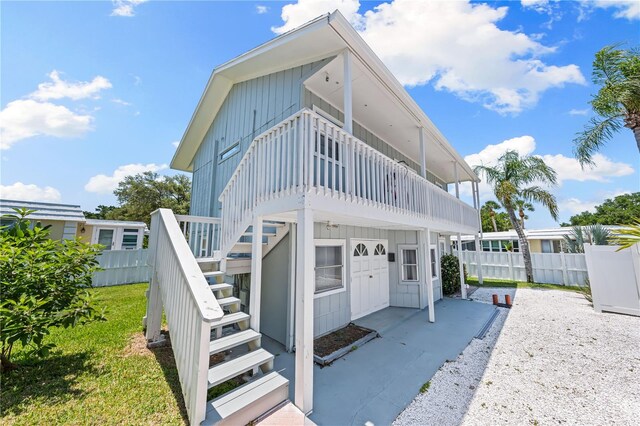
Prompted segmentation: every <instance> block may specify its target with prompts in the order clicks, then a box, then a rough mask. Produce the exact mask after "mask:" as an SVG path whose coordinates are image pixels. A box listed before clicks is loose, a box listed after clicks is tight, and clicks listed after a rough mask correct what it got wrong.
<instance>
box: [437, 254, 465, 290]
mask: <svg viewBox="0 0 640 426" xmlns="http://www.w3.org/2000/svg"><path fill="white" fill-rule="evenodd" d="M440 270H441V271H442V292H443V293H444V294H445V295H450V294H454V293H456V292H457V291H459V290H460V264H459V263H458V257H457V256H454V255H452V254H445V255H443V256H442V257H441V258H440Z"/></svg>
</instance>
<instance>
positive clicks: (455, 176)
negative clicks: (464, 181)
mask: <svg viewBox="0 0 640 426" xmlns="http://www.w3.org/2000/svg"><path fill="white" fill-rule="evenodd" d="M453 178H454V179H455V180H456V198H457V199H460V179H458V163H457V162H455V161H454V162H453Z"/></svg>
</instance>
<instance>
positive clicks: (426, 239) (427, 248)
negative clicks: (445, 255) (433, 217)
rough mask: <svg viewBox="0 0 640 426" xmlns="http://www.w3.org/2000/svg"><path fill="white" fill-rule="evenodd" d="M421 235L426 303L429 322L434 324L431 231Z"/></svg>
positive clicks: (428, 230)
mask: <svg viewBox="0 0 640 426" xmlns="http://www.w3.org/2000/svg"><path fill="white" fill-rule="evenodd" d="M420 234H422V238H421V240H422V244H421V245H422V246H423V247H424V250H423V253H425V254H426V256H424V257H423V259H424V262H425V268H423V270H424V271H425V277H424V278H425V282H426V284H427V303H428V308H429V322H436V311H435V303H434V300H433V276H432V275H433V274H432V273H431V230H430V229H429V228H427V229H425V230H423V231H421V232H420Z"/></svg>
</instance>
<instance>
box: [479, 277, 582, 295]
mask: <svg viewBox="0 0 640 426" xmlns="http://www.w3.org/2000/svg"><path fill="white" fill-rule="evenodd" d="M467 284H469V285H472V286H475V287H509V288H538V289H546V290H563V291H577V292H582V291H584V289H583V288H582V287H580V286H573V285H558V284H544V283H528V282H524V281H512V280H501V279H497V278H484V279H483V280H482V285H480V284H479V283H478V278H477V277H467Z"/></svg>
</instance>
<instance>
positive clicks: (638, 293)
mask: <svg viewBox="0 0 640 426" xmlns="http://www.w3.org/2000/svg"><path fill="white" fill-rule="evenodd" d="M617 249H618V246H588V245H585V247H584V251H585V255H586V259H587V267H588V268H589V278H590V281H591V295H592V296H593V308H594V309H595V310H596V312H602V311H607V312H617V313H621V314H627V315H635V316H640V244H636V245H634V246H631V247H629V248H628V249H624V250H620V251H616V250H617Z"/></svg>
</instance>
